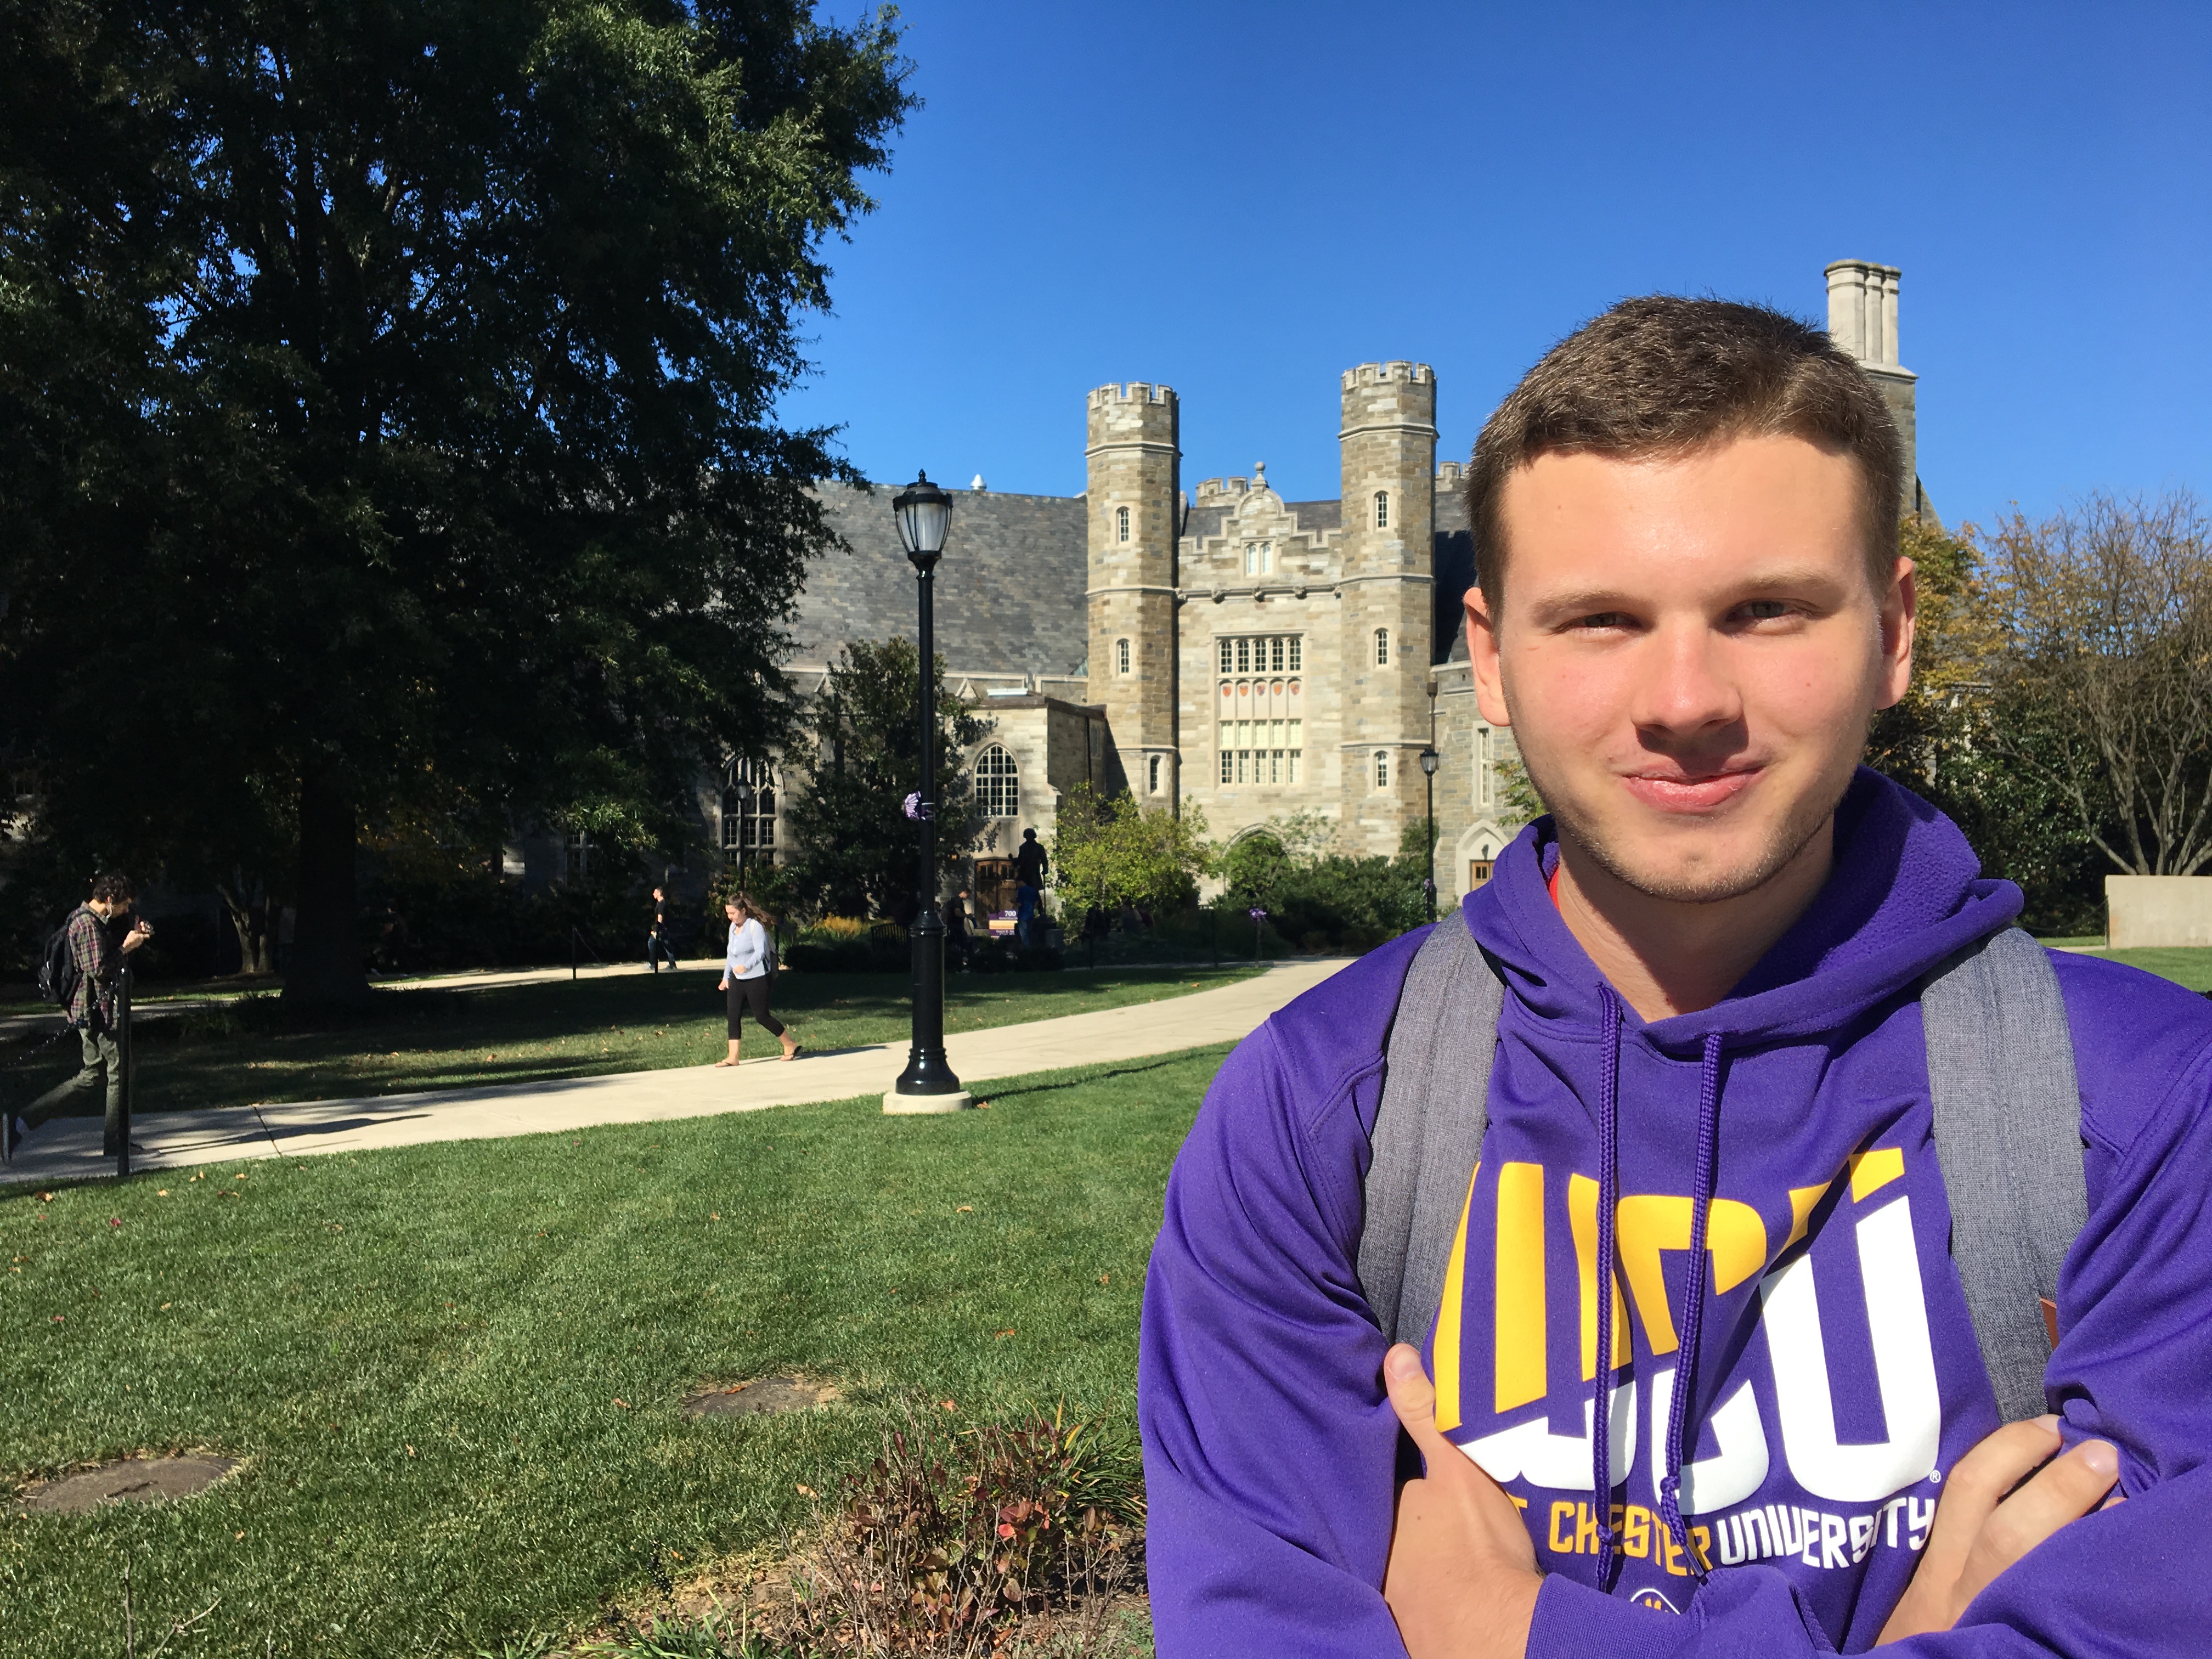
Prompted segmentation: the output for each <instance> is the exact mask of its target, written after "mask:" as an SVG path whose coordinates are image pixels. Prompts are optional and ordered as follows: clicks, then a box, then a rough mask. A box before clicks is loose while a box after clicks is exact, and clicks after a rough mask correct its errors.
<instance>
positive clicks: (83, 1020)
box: [0, 872, 154, 1163]
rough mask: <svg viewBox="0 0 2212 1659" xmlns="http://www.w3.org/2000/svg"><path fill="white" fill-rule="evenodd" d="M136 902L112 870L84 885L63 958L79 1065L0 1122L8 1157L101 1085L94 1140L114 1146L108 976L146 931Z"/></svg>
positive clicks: (116, 1106)
mask: <svg viewBox="0 0 2212 1659" xmlns="http://www.w3.org/2000/svg"><path fill="white" fill-rule="evenodd" d="M134 902H136V896H135V894H134V892H133V890H132V888H131V883H130V880H129V879H128V878H125V877H124V876H121V875H118V874H114V873H112V872H111V873H109V874H106V875H103V876H101V877H100V878H99V879H98V880H96V881H94V883H93V884H92V896H91V898H89V899H88V900H87V901H86V902H84V903H82V904H81V905H79V906H78V907H77V908H76V910H74V911H72V912H71V913H70V919H69V922H68V928H69V951H70V962H71V963H72V964H73V965H74V966H75V968H76V988H75V990H73V991H72V992H71V993H70V1000H69V1007H68V1011H67V1012H68V1017H69V1023H70V1025H72V1026H73V1027H75V1028H76V1036H77V1042H78V1044H79V1046H80V1048H82V1053H83V1060H84V1064H83V1066H82V1067H80V1068H79V1070H78V1071H77V1072H76V1074H75V1075H74V1076H72V1077H70V1078H69V1079H65V1080H64V1081H63V1082H60V1083H58V1084H56V1085H54V1086H53V1087H52V1088H51V1089H49V1090H47V1091H46V1093H44V1094H42V1095H40V1097H38V1098H37V1099H36V1100H34V1101H33V1102H32V1103H30V1104H29V1105H27V1106H26V1107H25V1108H23V1109H22V1111H21V1114H20V1115H13V1116H9V1117H7V1118H5V1119H4V1120H0V1152H5V1153H6V1155H7V1161H8V1162H9V1163H13V1162H14V1161H15V1149H16V1147H17V1146H19V1145H21V1141H22V1138H23V1137H24V1136H25V1135H26V1134H27V1133H30V1132H31V1131H32V1130H33V1129H35V1128H37V1127H39V1126H40V1124H42V1123H44V1122H45V1121H46V1120H47V1119H48V1118H50V1117H52V1116H53V1115H54V1114H55V1113H57V1112H59V1111H61V1110H63V1109H64V1108H66V1107H68V1106H70V1105H71V1104H72V1103H75V1102H76V1101H77V1100H79V1099H81V1098H82V1097H85V1096H88V1095H90V1094H92V1093H94V1092H95V1091H98V1090H99V1089H100V1085H101V1083H102V1081H103V1079H104V1080H105V1082H106V1092H107V1121H106V1135H105V1137H104V1139H103V1140H102V1150H103V1153H104V1155H105V1156H106V1157H108V1158H113V1157H114V1156H115V1155H116V1153H117V1152H118V1151H120V1150H121V1142H122V1134H123V1056H122V1052H121V1049H120V1048H119V1047H118V1044H117V1042H116V1034H115V992H116V980H117V976H118V974H119V973H120V971H121V969H122V966H123V961H124V958H125V957H128V956H130V955H131V952H133V951H136V950H137V949H138V948H139V947H140V946H141V945H144V944H145V943H146V941H147V940H148V939H151V938H152V937H153V936H154V929H153V927H152V926H151V925H150V924H149V923H148V922H147V921H145V920H144V919H143V918H141V919H139V920H138V921H137V922H136V923H135V924H132V925H130V926H128V927H126V926H125V924H126V923H128V922H129V921H130V918H131V906H132V904H133V903H134Z"/></svg>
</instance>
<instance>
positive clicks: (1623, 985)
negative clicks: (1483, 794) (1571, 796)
mask: <svg viewBox="0 0 2212 1659" xmlns="http://www.w3.org/2000/svg"><path fill="white" fill-rule="evenodd" d="M1835 829H1836V822H1835V819H1834V818H1833V817H1830V818H1829V819H1828V821H1827V822H1826V823H1824V824H1822V825H1821V826H1820V829H1819V830H1818V831H1817V832H1816V833H1815V834H1814V836H1812V838H1811V839H1810V840H1808V842H1806V843H1805V845H1804V846H1803V847H1802V848H1799V849H1798V852H1797V855H1796V857H1795V858H1793V859H1791V860H1790V862H1789V863H1788V864H1786V865H1784V866H1783V867H1782V868H1781V869H1780V870H1779V871H1778V872H1776V873H1775V874H1774V876H1773V877H1772V878H1771V879H1769V880H1767V881H1765V882H1764V883H1762V884H1760V885H1759V886H1758V887H1756V888H1754V889H1753V890H1752V891H1750V892H1748V893H1745V894H1743V895H1741V896H1739V897H1736V898H1732V899H1721V900H1717V901H1715V902H1711V903H1701V904H1700V903H1685V902H1681V901H1680V900H1676V899H1662V898H1654V897H1653V896H1651V895H1650V894H1649V893H1645V892H1642V891H1639V890H1638V889H1636V888H1633V887H1631V886H1629V885H1628V884H1626V882H1624V881H1622V880H1620V878H1618V877H1616V876H1614V875H1613V874H1612V873H1610V872H1607V871H1606V870H1604V869H1602V868H1601V867H1600V866H1598V863H1597V861H1596V860H1595V859H1593V858H1591V857H1590V856H1589V854H1586V853H1583V852H1580V851H1579V850H1578V849H1577V848H1576V847H1575V846H1574V844H1573V843H1572V842H1569V841H1566V840H1565V839H1564V838H1562V840H1561V842H1560V846H1559V886H1558V890H1557V891H1558V896H1559V915H1560V919H1561V920H1563V921H1565V923H1566V924H1567V931H1568V932H1569V933H1572V934H1573V935H1574V936H1575V939H1576V941H1577V943H1578V944H1580V945H1581V946H1582V947H1583V950H1584V951H1588V952H1589V958H1590V960H1591V961H1592V962H1594V963H1596V964H1597V970H1598V972H1600V973H1601V974H1603V975H1605V977H1606V979H1607V981H1608V982H1609V983H1610V984H1611V985H1612V986H1613V989H1614V990H1615V991H1617V992H1619V993H1620V996H1621V999H1622V1000H1624V1001H1626V1003H1627V1004H1628V1006H1630V1007H1632V1008H1633V1009H1635V1010H1636V1012H1638V1014H1640V1015H1641V1016H1643V1018H1644V1019H1646V1020H1660V1019H1666V1018H1670V1017H1671V1016H1673V1015H1675V1014H1693V1013H1696V1012H1699V1010H1700V1009H1704V1008H1710V1007H1711V1006H1713V1005H1714V1004H1715V1003H1717V1002H1718V1001H1719V1000H1721V999H1722V998H1723V997H1724V996H1726V995H1727V994H1729V992H1730V991H1731V990H1733V989H1734V988H1735V984H1736V981H1739V980H1741V978H1742V977H1743V976H1744V975H1746V974H1747V973H1749V972H1750V971H1751V969H1752V967H1753V964H1754V963H1757V962H1758V961H1759V958H1760V957H1763V956H1765V954H1766V953H1767V951H1769V950H1771V948H1772V947H1773V945H1774V942H1775V941H1776V940H1777V939H1780V938H1781V937H1782V936H1783V934H1784V933H1788V932H1789V931H1790V926H1791V924H1793V923H1794V922H1796V920H1797V918H1798V917H1800V916H1802V915H1804V914H1805V910H1806V908H1807V907H1808V906H1809V905H1810V904H1811V903H1812V902H1813V900H1814V896H1816V895H1817V894H1818V893H1819V892H1820V886H1821V884H1822V883H1824V882H1826V880H1827V878H1828V869H1829V866H1830V865H1831V863H1832V861H1833V858H1834V852H1835Z"/></svg>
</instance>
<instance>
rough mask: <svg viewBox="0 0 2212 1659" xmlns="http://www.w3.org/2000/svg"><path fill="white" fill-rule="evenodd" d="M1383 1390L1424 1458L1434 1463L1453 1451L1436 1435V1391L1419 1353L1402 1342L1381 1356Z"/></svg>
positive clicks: (1449, 1444)
mask: <svg viewBox="0 0 2212 1659" xmlns="http://www.w3.org/2000/svg"><path fill="white" fill-rule="evenodd" d="M1383 1387H1384V1388H1385V1389H1388V1390H1389V1394H1390V1408H1391V1409H1392V1410H1393V1411H1395V1412H1396V1413H1398V1421H1399V1422H1400V1423H1401V1424H1402V1425H1404V1427H1405V1430H1406V1432H1407V1434H1410V1435H1411V1436H1413V1443H1414V1444H1415V1445H1416V1446H1419V1448H1420V1449H1421V1455H1422V1456H1423V1457H1425V1458H1426V1459H1428V1460H1429V1461H1430V1462H1431V1463H1433V1462H1435V1461H1436V1459H1437V1457H1438V1456H1440V1455H1443V1454H1444V1453H1446V1452H1449V1451H1450V1450H1452V1449H1453V1448H1452V1444H1451V1443H1450V1442H1449V1441H1448V1440H1446V1439H1445V1438H1444V1437H1443V1435H1442V1434H1440V1433H1438V1432H1437V1390H1436V1385H1435V1384H1434V1383H1431V1382H1430V1381H1429V1374H1428V1372H1427V1371H1426V1370H1423V1369H1422V1366H1421V1354H1420V1350H1419V1349H1418V1348H1415V1347H1413V1346H1411V1345H1410V1344H1408V1343H1404V1342H1401V1343H1399V1344H1397V1345H1396V1346H1395V1347H1393V1348H1392V1349H1391V1350H1390V1352H1389V1353H1387V1354H1385V1355H1383Z"/></svg>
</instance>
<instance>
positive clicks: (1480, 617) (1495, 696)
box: [1461, 587, 1513, 726]
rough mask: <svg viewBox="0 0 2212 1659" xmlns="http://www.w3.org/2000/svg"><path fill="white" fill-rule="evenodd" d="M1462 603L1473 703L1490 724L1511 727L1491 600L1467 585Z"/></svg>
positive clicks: (1511, 717) (1511, 715) (1476, 588)
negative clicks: (1465, 622)
mask: <svg viewBox="0 0 2212 1659" xmlns="http://www.w3.org/2000/svg"><path fill="white" fill-rule="evenodd" d="M1461 604H1462V605H1465V606H1466V607H1467V659H1468V667H1469V669H1470V670H1471V671H1472V673H1473V677H1474V701H1475V706H1476V707H1477V708H1480V709H1481V710H1482V718H1483V719H1485V720H1488V721H1489V722H1490V723H1491V724H1492V726H1510V725H1512V724H1513V714H1512V711H1511V710H1510V709H1509V708H1506V706H1505V681H1504V671H1503V669H1502V666H1501V665H1500V663H1499V661H1498V628H1497V624H1496V623H1495V621H1494V620H1493V619H1492V617H1491V614H1490V600H1489V599H1488V597H1487V596H1486V594H1485V593H1484V592H1483V591H1482V590H1481V589H1480V588H1479V587H1470V588H1468V590H1467V597H1466V598H1465V599H1462V601H1461Z"/></svg>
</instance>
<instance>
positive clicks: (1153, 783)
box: [1145, 755, 1160, 795]
mask: <svg viewBox="0 0 2212 1659" xmlns="http://www.w3.org/2000/svg"><path fill="white" fill-rule="evenodd" d="M1145 787H1146V789H1147V790H1148V791H1149V792H1150V793H1152V794H1155V795H1157V794H1158V793H1160V757H1158V755H1155V756H1153V757H1152V759H1150V760H1149V761H1147V762H1146V763H1145Z"/></svg>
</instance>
